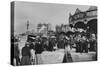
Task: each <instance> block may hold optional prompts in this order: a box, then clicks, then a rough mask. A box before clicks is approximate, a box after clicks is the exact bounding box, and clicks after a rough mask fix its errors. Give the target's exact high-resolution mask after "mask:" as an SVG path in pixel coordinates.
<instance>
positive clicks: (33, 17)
mask: <svg viewBox="0 0 100 67" xmlns="http://www.w3.org/2000/svg"><path fill="white" fill-rule="evenodd" d="M77 8H79V9H80V10H81V11H85V10H88V9H89V6H83V5H67V4H50V3H49V4H48V3H34V2H15V26H14V27H15V32H16V33H22V32H25V31H26V23H27V20H29V22H30V29H35V30H36V26H37V24H38V23H50V24H51V25H52V29H54V28H55V25H56V24H58V25H60V24H68V18H69V13H71V14H74V13H75V10H76V9H77Z"/></svg>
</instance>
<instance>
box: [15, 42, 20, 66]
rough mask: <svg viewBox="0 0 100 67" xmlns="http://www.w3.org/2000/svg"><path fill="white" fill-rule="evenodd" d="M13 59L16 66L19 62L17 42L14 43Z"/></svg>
mask: <svg viewBox="0 0 100 67" xmlns="http://www.w3.org/2000/svg"><path fill="white" fill-rule="evenodd" d="M14 59H15V60H16V66H18V65H19V63H20V59H19V48H18V42H15V43H14Z"/></svg>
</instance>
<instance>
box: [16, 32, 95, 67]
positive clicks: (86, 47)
mask: <svg viewBox="0 0 100 67" xmlns="http://www.w3.org/2000/svg"><path fill="white" fill-rule="evenodd" d="M66 47H70V50H72V49H73V48H74V49H75V52H80V53H83V52H85V53H88V52H89V51H94V52H96V49H97V48H96V47H97V38H96V35H95V34H89V35H86V33H85V34H83V33H82V34H80V33H78V34H70V35H69V36H67V35H66V34H64V33H63V34H59V35H58V36H57V35H53V36H50V37H47V36H44V35H43V36H34V35H28V36H27V41H26V43H25V46H24V47H23V48H22V50H21V55H22V57H21V59H20V58H19V54H20V51H19V49H18V42H14V59H15V60H16V65H34V64H41V62H39V61H37V59H41V58H39V57H40V55H41V53H42V52H43V51H56V50H59V49H66Z"/></svg>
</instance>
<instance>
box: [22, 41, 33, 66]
mask: <svg viewBox="0 0 100 67" xmlns="http://www.w3.org/2000/svg"><path fill="white" fill-rule="evenodd" d="M30 55H31V54H30V48H29V43H28V42H26V44H25V46H24V47H23V48H22V59H21V65H30V64H31V63H30Z"/></svg>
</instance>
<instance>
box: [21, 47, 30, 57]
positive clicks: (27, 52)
mask: <svg viewBox="0 0 100 67" xmlns="http://www.w3.org/2000/svg"><path fill="white" fill-rule="evenodd" d="M30 55H31V54H30V48H29V47H27V46H25V47H23V48H22V56H30Z"/></svg>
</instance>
